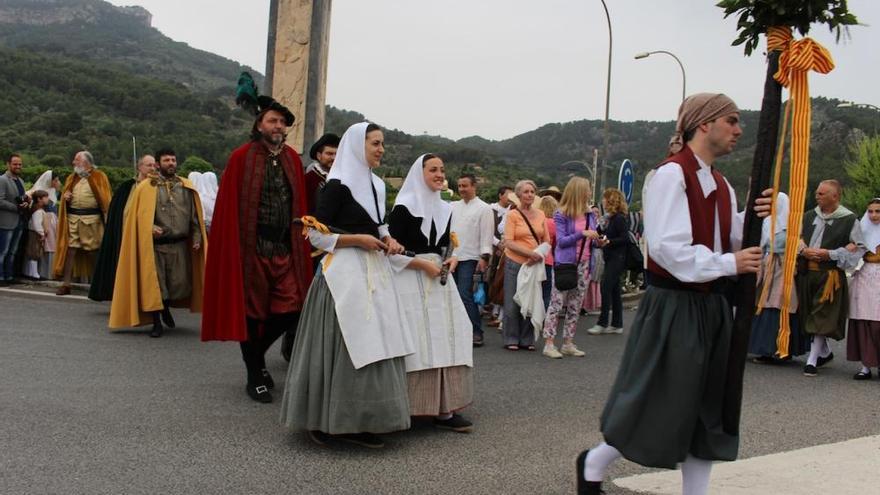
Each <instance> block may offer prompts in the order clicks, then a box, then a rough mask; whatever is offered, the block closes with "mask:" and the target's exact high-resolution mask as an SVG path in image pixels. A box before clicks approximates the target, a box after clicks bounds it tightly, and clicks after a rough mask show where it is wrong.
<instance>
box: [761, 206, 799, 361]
mask: <svg viewBox="0 0 880 495" xmlns="http://www.w3.org/2000/svg"><path fill="white" fill-rule="evenodd" d="M788 212H789V199H788V195H787V194H785V193H783V192H780V193H779V194H778V195H777V197H776V216H775V219H771V218H770V217H768V218H765V219H764V223H763V225H762V226H761V250H762V252H763V254H764V259H763V261H762V262H761V271H760V272H758V303H757V304H758V307H759V308H760V312H759V313H758V314H757V315H755V317H754V318H752V333H751V336H750V337H749V353H750V354H757V356H756V357H755V358H753V359H752V362H755V363H758V364H776V363H778V362H780V360H788V359H791V357H792V356H800V355H801V354H804V353H805V352H807V351H809V350H810V339H809V338H807V336H806V335H804V332H803V330H802V329H801V327H800V325H799V322H798V316H797V309H798V299H797V291H796V290H794V289H792V291H791V300H790V304H789V308H788V312H789V315H788V321H789V334H788V335H787V336H781V335H780V332H781V329H780V324H779V318H780V308H782V286H783V282H784V281H785V279H784V278H783V275H782V272H783V261H784V258H785V236H786V232H787V231H788ZM771 232H772V233H773V235H772V238H773V242H772V245H771V242H770V241H771V235H770V234H771ZM780 337H783V338H782V344H783V345H780V343H779V340H780Z"/></svg>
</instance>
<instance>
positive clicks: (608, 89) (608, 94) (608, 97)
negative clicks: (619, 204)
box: [599, 0, 613, 191]
mask: <svg viewBox="0 0 880 495" xmlns="http://www.w3.org/2000/svg"><path fill="white" fill-rule="evenodd" d="M600 1H601V2H602V8H604V9H605V20H607V21H608V75H607V76H608V77H607V80H606V81H605V142H604V144H603V146H602V148H603V149H602V170H601V172H600V174H599V176H600V178H601V182H602V185H601V189H602V190H603V191H604V190H605V168H607V167H608V149H609V147H610V142H611V133H610V131H609V128H608V125H609V121H608V116H609V111H610V107H611V45H612V41H613V39H612V37H611V15H610V14H608V5H606V4H605V0H600Z"/></svg>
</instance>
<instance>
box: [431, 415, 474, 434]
mask: <svg viewBox="0 0 880 495" xmlns="http://www.w3.org/2000/svg"><path fill="white" fill-rule="evenodd" d="M434 426H435V427H437V428H441V429H444V430H452V431H455V432H458V433H470V432H471V431H472V430H473V429H474V424H473V423H471V422H470V421H468V420H466V419H464V418H462V417H461V416H459V415H458V414H453V415H452V417H451V418H449V419H437V418H434Z"/></svg>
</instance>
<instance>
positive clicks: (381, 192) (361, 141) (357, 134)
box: [327, 122, 385, 225]
mask: <svg viewBox="0 0 880 495" xmlns="http://www.w3.org/2000/svg"><path fill="white" fill-rule="evenodd" d="M368 125H370V124H369V122H361V123H359V124H354V125H353V126H351V127H349V128H348V130H347V131H345V134H343V135H342V140H341V141H340V142H339V149H338V150H337V151H336V160H335V161H334V162H333V168H331V169H330V173H329V174H327V181H331V180H333V179H338V180H339V182H341V183H342V184H343V185H344V186H345V187H347V188H348V189H349V191H351V195H352V197H353V198H354V200H355V201H357V203H358V204H359V205H361V207H362V208H363V209H364V210H365V211H366V212H367V213H368V214H369V215H370V218H372V219H373V221H374V222H376V223H377V224H379V225H381V224H382V222H383V220H384V218H385V182H384V181H383V180H382V179H380V178H379V177H378V176H377V175H376V174H374V173H373V172H371V171H370V166H369V164H367V158H366V150H365V146H366V139H367V126H368ZM371 184H372V187H370V186H371ZM373 188H375V189H376V195H375V196H374V195H373ZM377 202H378V206H379V212H378V216H377V212H376V203H377Z"/></svg>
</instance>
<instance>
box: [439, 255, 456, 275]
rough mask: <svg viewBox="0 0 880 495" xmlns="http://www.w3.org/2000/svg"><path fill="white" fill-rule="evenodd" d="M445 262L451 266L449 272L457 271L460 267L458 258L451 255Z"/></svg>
mask: <svg viewBox="0 0 880 495" xmlns="http://www.w3.org/2000/svg"><path fill="white" fill-rule="evenodd" d="M443 264H444V265H446V266H448V267H449V273H455V269H456V268H458V258H456V257H455V256H451V257H450V258H448V259H447V260H446V261H444V262H443Z"/></svg>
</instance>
